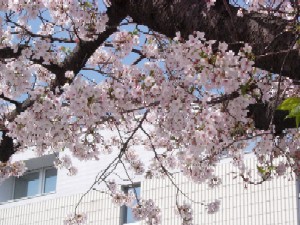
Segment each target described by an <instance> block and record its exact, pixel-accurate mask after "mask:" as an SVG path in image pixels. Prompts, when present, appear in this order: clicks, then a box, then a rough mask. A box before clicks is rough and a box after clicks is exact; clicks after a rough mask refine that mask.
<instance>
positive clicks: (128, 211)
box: [124, 187, 141, 223]
mask: <svg viewBox="0 0 300 225" xmlns="http://www.w3.org/2000/svg"><path fill="white" fill-rule="evenodd" d="M134 189H135V191H136V195H137V197H138V198H140V192H141V187H134V188H133V187H130V188H127V189H126V190H125V192H127V193H128V192H129V191H133V193H135V192H134ZM135 204H136V200H135V201H134V204H133V205H135ZM134 222H137V220H136V219H135V218H134V217H133V213H132V209H131V208H129V207H126V208H125V215H124V223H134Z"/></svg>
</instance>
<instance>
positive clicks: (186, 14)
mask: <svg viewBox="0 0 300 225" xmlns="http://www.w3.org/2000/svg"><path fill="white" fill-rule="evenodd" d="M226 2H227V1H226ZM227 3H228V2H227ZM227 3H226V5H224V1H222V0H219V1H217V5H216V6H214V7H211V9H210V10H207V7H206V2H205V1H199V0H155V1H154V0H152V1H151V0H124V1H122V4H123V6H122V7H123V9H124V11H126V12H127V15H129V16H131V17H132V18H133V20H134V21H135V22H137V23H138V24H143V25H146V26H148V27H149V28H151V29H153V30H154V31H157V32H160V33H162V34H165V35H166V36H168V37H174V36H175V33H176V32H177V31H180V32H181V35H182V36H183V37H184V38H187V37H188V35H189V34H192V33H193V32H194V31H201V32H205V35H206V38H207V39H208V40H217V41H220V42H226V43H231V44H236V43H241V42H244V43H249V44H250V45H251V46H252V47H253V53H254V55H255V56H256V57H257V58H256V60H255V66H256V67H258V68H261V69H264V70H267V71H270V72H272V73H277V74H280V73H282V75H285V76H289V77H290V78H292V79H297V80H298V79H300V73H299V72H298V71H299V68H300V53H299V50H293V53H292V54H290V56H289V57H288V58H287V59H286V60H285V65H284V69H283V70H281V66H280V65H282V62H283V58H284V56H285V54H286V53H287V52H288V50H289V49H291V47H292V46H293V45H294V43H295V40H296V34H294V33H293V32H290V31H286V26H287V25H288V21H287V20H284V19H281V18H279V17H274V16H270V15H264V14H259V13H255V12H251V13H245V15H244V16H243V17H238V16H237V10H238V8H236V7H233V6H232V5H229V4H227ZM119 4H120V1H116V0H113V1H112V7H119Z"/></svg>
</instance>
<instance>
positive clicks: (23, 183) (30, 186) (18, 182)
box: [13, 168, 57, 199]
mask: <svg viewBox="0 0 300 225" xmlns="http://www.w3.org/2000/svg"><path fill="white" fill-rule="evenodd" d="M56 177H57V170H56V169H55V168H43V169H40V170H35V171H32V172H30V173H27V174H25V175H23V176H21V177H19V178H15V185H14V195H13V198H14V199H19V198H24V197H31V196H35V195H39V194H45V193H50V192H54V191H55V189H56Z"/></svg>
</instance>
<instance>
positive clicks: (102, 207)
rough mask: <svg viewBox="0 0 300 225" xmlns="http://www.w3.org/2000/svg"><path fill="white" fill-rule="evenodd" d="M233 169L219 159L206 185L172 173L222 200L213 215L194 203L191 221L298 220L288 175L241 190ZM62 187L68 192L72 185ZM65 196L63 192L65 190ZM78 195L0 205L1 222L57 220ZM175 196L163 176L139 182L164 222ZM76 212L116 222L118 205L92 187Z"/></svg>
mask: <svg viewBox="0 0 300 225" xmlns="http://www.w3.org/2000/svg"><path fill="white" fill-rule="evenodd" d="M225 161H226V160H225ZM247 164H248V165H250V166H252V168H256V163H255V160H254V159H252V158H249V159H247ZM233 170H234V168H233V167H232V165H231V164H230V163H228V162H223V163H220V165H219V166H218V168H217V173H218V174H220V175H221V177H222V178H223V183H222V185H221V186H219V187H218V188H215V189H210V190H209V189H208V187H207V185H206V184H194V183H191V182H190V181H189V180H187V179H185V178H184V177H182V176H180V175H179V174H178V175H176V176H175V182H176V184H177V185H178V187H180V189H181V190H182V191H183V192H185V193H186V194H188V195H189V196H190V198H191V199H193V201H199V202H210V201H213V200H215V199H220V200H221V208H220V211H219V212H218V213H216V214H212V215H210V214H207V212H206V210H205V207H204V206H202V205H200V204H193V209H194V222H195V224H197V225H253V224H258V225H297V201H298V198H297V191H296V182H295V180H290V181H288V179H287V178H282V177H280V178H276V179H273V180H271V181H267V182H264V183H263V184H261V185H249V186H248V188H247V189H245V188H244V183H243V182H242V181H241V179H239V178H236V179H233V176H234V174H232V173H231V172H232V171H233ZM82 179H83V177H82ZM82 182H85V181H84V180H82ZM80 186H81V183H77V185H74V186H73V189H77V188H78V189H80V190H81V188H80ZM58 190H59V187H58ZM65 190H66V189H65ZM67 190H70V191H71V187H69V188H68V189H67ZM84 191H86V189H85V190H84ZM0 192H1V190H0ZM81 192H82V193H83V191H81ZM64 195H67V193H66V192H64ZM81 196H82V194H74V193H72V192H71V193H69V194H68V196H62V195H55V194H54V195H48V196H45V197H37V198H33V199H31V200H21V201H18V202H11V203H6V204H3V205H0V225H34V224H36V225H41V224H43V225H62V224H63V222H62V221H63V219H64V218H65V217H66V215H68V214H69V213H71V212H74V209H75V205H76V204H77V202H78V200H79V198H80V197H81ZM175 196H176V189H175V187H174V186H173V185H172V184H171V183H170V181H169V180H168V179H167V178H164V179H154V180H144V181H143V182H142V185H141V197H142V198H144V199H153V200H154V201H155V202H156V203H157V204H158V205H159V207H160V208H161V210H162V224H163V225H177V224H180V218H179V216H178V215H176V214H175V208H174V206H175V201H176V199H175ZM46 198H48V199H46ZM184 200H186V199H185V198H184V197H183V196H182V195H179V202H183V201H184ZM186 201H187V202H188V200H186ZM78 212H86V213H87V216H88V224H93V225H100V224H101V225H118V224H120V207H117V206H115V205H114V204H113V203H112V202H111V199H110V197H109V196H108V195H107V194H103V193H99V192H97V191H91V192H90V193H89V194H88V195H87V196H86V197H85V198H84V199H83V201H82V203H81V204H80V206H79V209H78ZM141 224H145V223H144V222H142V223H141Z"/></svg>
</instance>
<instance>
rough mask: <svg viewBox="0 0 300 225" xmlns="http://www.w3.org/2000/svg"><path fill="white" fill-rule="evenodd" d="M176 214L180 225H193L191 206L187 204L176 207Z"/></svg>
mask: <svg viewBox="0 0 300 225" xmlns="http://www.w3.org/2000/svg"><path fill="white" fill-rule="evenodd" d="M176 212H177V213H178V214H179V216H180V217H181V218H182V225H193V210H192V208H191V205H189V204H187V203H184V204H182V205H178V206H177V210H176Z"/></svg>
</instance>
